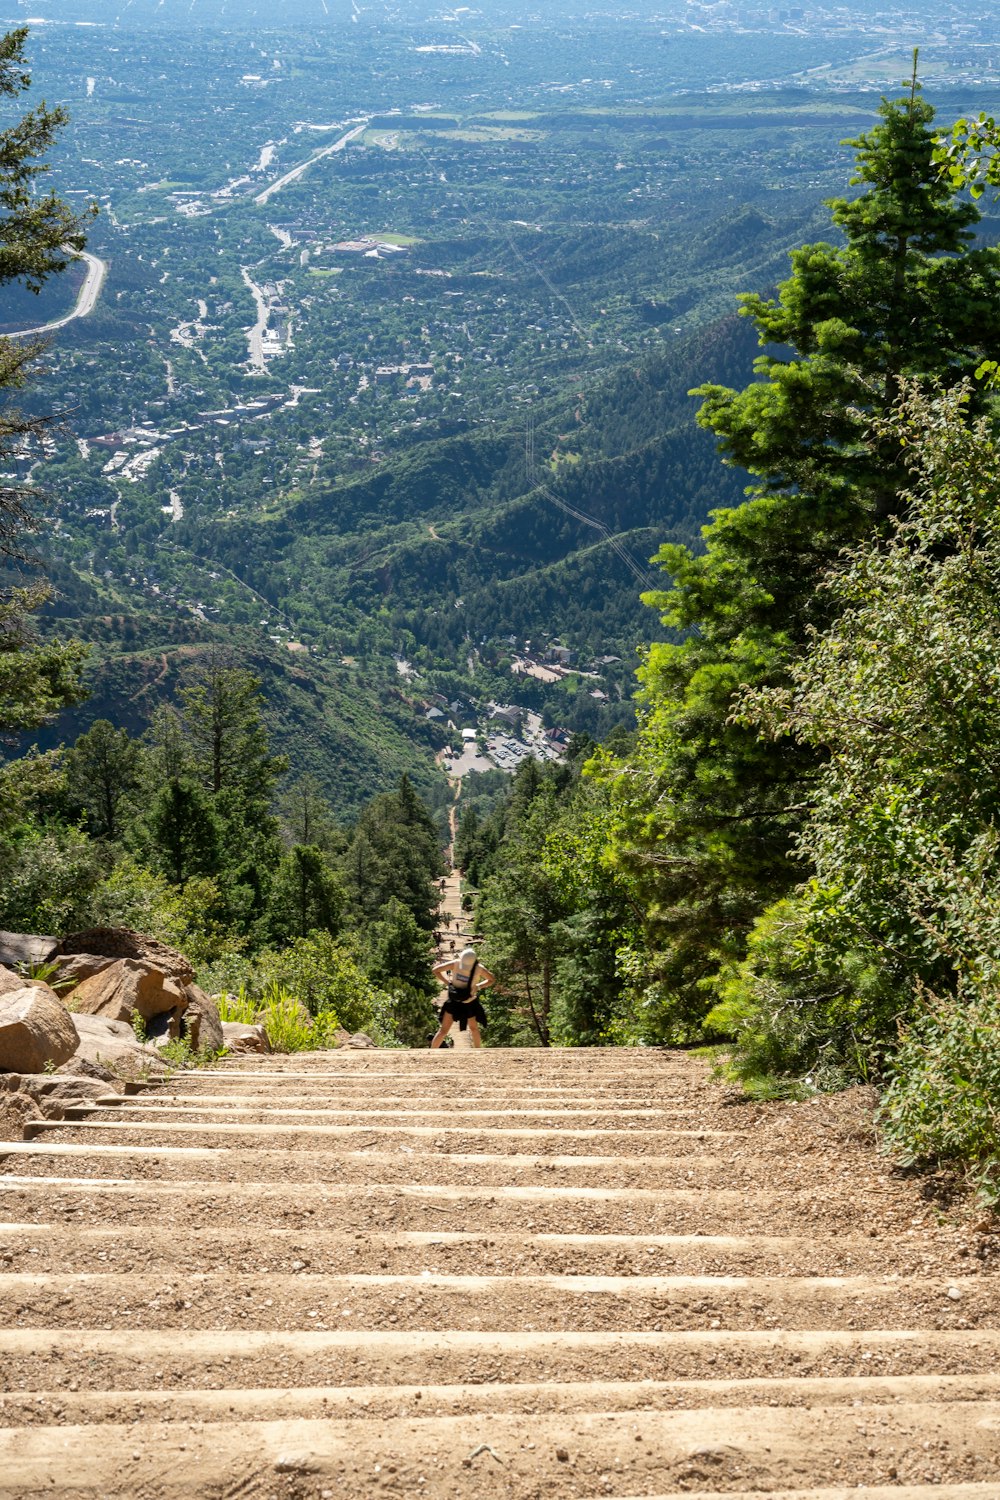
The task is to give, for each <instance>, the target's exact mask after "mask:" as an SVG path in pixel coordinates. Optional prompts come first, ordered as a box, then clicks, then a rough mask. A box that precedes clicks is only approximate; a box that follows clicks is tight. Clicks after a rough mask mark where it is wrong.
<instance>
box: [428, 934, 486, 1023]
mask: <svg viewBox="0 0 1000 1500" xmlns="http://www.w3.org/2000/svg"><path fill="white" fill-rule="evenodd" d="M434 977H435V978H436V979H440V980H441V981H442V983H444V984H446V985H447V986H448V996H447V999H446V1000H445V1002H444V1004H443V1005H442V1007H441V1025H440V1026H439V1027H438V1030H437V1032H436V1034H435V1036H434V1040H433V1041H432V1042H431V1046H432V1047H440V1045H441V1043H442V1042H443V1041H444V1039H445V1037H446V1036H447V1035H448V1033H449V1031H450V1030H451V1025H452V1022H453V1021H457V1022H458V1029H459V1031H465V1030H466V1028H468V1031H469V1034H470V1035H471V1037H472V1045H473V1046H474V1047H481V1046H482V1045H483V1039H482V1037H481V1036H480V1034H479V1028H480V1026H485V1025H486V1012H485V1010H483V1002H482V1001H481V1000H480V998H479V992H480V990H485V989H488V988H489V987H490V985H491V984H495V983H496V976H495V975H493V974H491V973H490V971H489V969H486V968H484V967H483V965H482V964H481V963H480V962H479V960H478V958H477V957H476V950H475V949H474V948H463V949H462V952H461V953H460V954H459V956H458V958H457V959H455V958H445V959H442V960H441V962H440V963H436V964H435V965H434Z"/></svg>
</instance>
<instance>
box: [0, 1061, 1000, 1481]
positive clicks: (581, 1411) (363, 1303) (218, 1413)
mask: <svg viewBox="0 0 1000 1500" xmlns="http://www.w3.org/2000/svg"><path fill="white" fill-rule="evenodd" d="M863 1120H864V1117H863V1113H862V1112H861V1109H860V1106H859V1105H858V1103H857V1101H851V1100H850V1099H849V1098H848V1099H846V1100H834V1101H824V1102H820V1103H817V1104H804V1105H793V1106H783V1107H782V1106H763V1105H749V1106H747V1105H744V1106H739V1107H733V1106H727V1103H726V1100H725V1098H724V1097H723V1096H722V1095H721V1094H720V1092H719V1091H718V1090H717V1089H714V1088H713V1087H712V1086H711V1085H710V1084H709V1083H708V1081H707V1079H706V1073H705V1069H704V1066H703V1065H702V1064H701V1063H700V1062H699V1061H697V1060H696V1059H693V1058H690V1057H685V1056H679V1055H672V1054H667V1053H659V1052H654V1051H625V1050H612V1049H608V1050H606V1051H575V1052H568V1051H565V1052H559V1051H553V1052H548V1053H542V1052H518V1051H488V1052H462V1053H459V1052H441V1053H433V1054H432V1053H428V1052H380V1053H365V1052H337V1053H331V1054H324V1055H309V1056H305V1057H302V1056H299V1057H296V1058H288V1059H281V1058H273V1059H252V1060H250V1059H248V1060H246V1061H242V1062H236V1061H234V1062H232V1063H230V1064H227V1065H224V1066H222V1067H220V1068H217V1069H214V1070H208V1071H203V1072H199V1073H196V1074H187V1075H185V1076H183V1077H182V1078H178V1079H175V1080H173V1081H171V1082H169V1083H167V1084H165V1085H163V1086H160V1087H158V1088H156V1089H151V1090H150V1091H148V1092H147V1093H144V1094H142V1095H140V1096H137V1097H135V1098H129V1099H113V1098H112V1099H109V1101H108V1102H107V1103H106V1104H104V1105H102V1106H98V1107H94V1108H89V1109H81V1110H80V1111H79V1112H78V1118H76V1119H75V1120H74V1121H71V1122H68V1123H63V1124H49V1125H38V1126H36V1127H35V1133H34V1138H33V1139H32V1140H30V1141H27V1142H24V1143H20V1144H18V1145H16V1146H15V1145H5V1146H0V1386H2V1397H0V1415H2V1423H0V1496H3V1497H10V1500H14V1497H16V1500H40V1497H42V1496H46V1497H50V1500H83V1497H87V1500H98V1497H101V1500H112V1497H113V1500H267V1497H270V1496H275V1497H278V1500H321V1497H325V1500H332V1497H334V1496H336V1497H337V1500H362V1497H364V1500H367V1497H369V1496H377V1495H382V1494H386V1495H391V1496H394V1497H397V1500H403V1497H405V1500H411V1497H414V1496H425V1497H430V1500H481V1497H485V1500H501V1497H503V1500H541V1497H545V1500H548V1497H555V1500H596V1497H598V1496H614V1497H617V1500H625V1497H629V1500H634V1497H644V1500H653V1497H658V1500H665V1497H668V1496H670V1497H676V1496H679V1495H682V1494H683V1495H686V1496H687V1497H688V1500H706V1497H721V1496H723V1495H750V1494H752V1495H754V1496H756V1497H757V1500H762V1497H770V1500H789V1497H794V1500H847V1497H848V1495H854V1494H856V1493H857V1492H858V1491H859V1490H860V1491H862V1492H863V1493H865V1494H866V1495H868V1496H874V1497H876V1500H932V1497H936V1500H997V1497H998V1496H1000V1480H998V1479H997V1477H996V1476H997V1475H998V1473H1000V1374H998V1368H1000V1362H998V1357H1000V1297H998V1290H1000V1287H998V1276H997V1274H996V1271H995V1269H994V1266H995V1264H996V1262H995V1261H994V1259H993V1238H992V1236H990V1235H988V1234H986V1233H985V1232H984V1233H982V1234H979V1233H977V1232H976V1231H974V1230H968V1231H960V1230H959V1229H957V1228H955V1227H953V1226H951V1225H950V1224H949V1223H948V1222H946V1221H945V1219H944V1218H943V1217H942V1216H940V1215H938V1214H937V1213H936V1212H935V1211H934V1209H933V1208H932V1207H931V1206H930V1205H929V1204H928V1202H927V1201H926V1200H925V1199H924V1198H923V1197H922V1196H921V1194H920V1191H919V1183H918V1182H916V1181H908V1180H905V1179H902V1178H900V1177H898V1176H896V1175H894V1174H893V1173H892V1172H891V1171H890V1170H889V1169H888V1168H887V1166H886V1164H885V1163H884V1162H883V1161H882V1160H881V1159H880V1158H879V1157H878V1156H877V1155H876V1153H875V1151H874V1149H873V1146H872V1143H871V1140H870V1134H869V1133H867V1132H866V1131H865V1130H864V1128H863Z"/></svg>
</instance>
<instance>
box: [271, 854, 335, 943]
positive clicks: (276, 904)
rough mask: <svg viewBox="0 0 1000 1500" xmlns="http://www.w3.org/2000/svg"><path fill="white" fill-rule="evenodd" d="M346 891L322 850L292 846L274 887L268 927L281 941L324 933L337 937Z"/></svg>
mask: <svg viewBox="0 0 1000 1500" xmlns="http://www.w3.org/2000/svg"><path fill="white" fill-rule="evenodd" d="M343 912H344V892H343V889H342V887H341V885H340V882H339V880H338V879H337V877H336V875H335V873H334V871H333V870H332V869H331V867H330V865H329V863H328V862H327V859H326V856H325V855H324V853H323V851H322V849H318V848H317V847H316V846H315V845H309V844H293V845H292V847H291V849H289V850H288V852H287V854H285V856H284V857H283V859H282V861H281V863H280V864H279V866H278V868H277V870H276V872H275V875H274V880H273V882H272V885H271V893H270V902H269V926H270V929H271V932H272V934H273V935H274V937H275V938H277V939H278V940H279V941H287V939H289V938H294V937H306V935H307V934H308V933H310V932H314V931H317V930H321V931H324V932H329V933H331V934H332V935H333V936H336V935H337V933H338V932H339V931H340V926H341V920H342V917H343Z"/></svg>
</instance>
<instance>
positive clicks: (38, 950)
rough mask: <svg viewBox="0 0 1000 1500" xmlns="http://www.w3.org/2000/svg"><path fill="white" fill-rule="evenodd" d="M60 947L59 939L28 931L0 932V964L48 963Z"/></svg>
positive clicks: (9, 966) (12, 965)
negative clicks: (39, 935)
mask: <svg viewBox="0 0 1000 1500" xmlns="http://www.w3.org/2000/svg"><path fill="white" fill-rule="evenodd" d="M58 949H59V939H58V938H54V937H38V936H37V934H35V933H28V932H0V964H6V966H7V967H8V968H9V969H12V968H14V966H15V965H16V964H47V963H48V961H49V959H50V958H53V957H54V956H55V954H56V953H57V951H58Z"/></svg>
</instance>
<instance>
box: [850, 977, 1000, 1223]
mask: <svg viewBox="0 0 1000 1500" xmlns="http://www.w3.org/2000/svg"><path fill="white" fill-rule="evenodd" d="M892 1075H893V1076H892V1080H891V1082H890V1084H889V1087H888V1088H887V1090H886V1092H885V1095H884V1098H883V1100H882V1105H881V1108H880V1111H879V1117H880V1123H881V1126H882V1130H883V1133H884V1136H885V1139H886V1141H887V1142H888V1143H889V1145H890V1146H892V1147H893V1148H894V1149H895V1150H896V1152H897V1153H898V1155H899V1156H900V1157H901V1159H902V1160H903V1161H904V1162H911V1163H918V1164H920V1165H927V1164H930V1163H938V1162H960V1163H963V1164H966V1165H968V1166H969V1167H970V1168H971V1170H972V1173H973V1176H974V1178H975V1180H976V1181H977V1182H978V1185H979V1189H980V1191H981V1193H982V1194H983V1196H984V1197H986V1198H987V1199H988V1200H989V1201H991V1202H994V1203H995V1202H997V1201H1000V996H998V994H997V992H996V991H995V990H994V991H992V992H991V993H989V994H986V995H980V996H977V997H976V998H974V999H971V1000H970V1001H969V1002H968V1003H967V1004H965V1005H955V1004H949V1003H942V1002H940V1001H937V1002H932V1003H931V1004H930V1006H929V1008H928V1010H927V1013H926V1014H925V1015H924V1016H922V1017H921V1018H920V1019H919V1020H918V1021H916V1022H915V1023H914V1025H913V1026H912V1027H911V1028H910V1030H909V1032H908V1033H907V1035H906V1036H905V1038H904V1040H903V1042H902V1045H901V1046H900V1048H899V1051H898V1052H897V1054H896V1056H895V1058H894V1059H893V1063H892Z"/></svg>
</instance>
